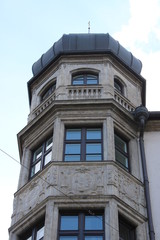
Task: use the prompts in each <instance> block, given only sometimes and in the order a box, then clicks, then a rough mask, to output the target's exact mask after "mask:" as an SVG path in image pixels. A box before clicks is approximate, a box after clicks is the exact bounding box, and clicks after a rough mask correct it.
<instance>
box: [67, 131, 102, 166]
mask: <svg viewBox="0 0 160 240" xmlns="http://www.w3.org/2000/svg"><path fill="white" fill-rule="evenodd" d="M101 160H102V129H101V128H84V127H83V128H67V129H66V132H65V150H64V161H66V162H67V161H101Z"/></svg>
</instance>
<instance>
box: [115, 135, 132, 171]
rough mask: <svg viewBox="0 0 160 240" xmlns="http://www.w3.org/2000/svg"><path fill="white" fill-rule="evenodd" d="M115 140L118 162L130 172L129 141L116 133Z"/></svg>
mask: <svg viewBox="0 0 160 240" xmlns="http://www.w3.org/2000/svg"><path fill="white" fill-rule="evenodd" d="M114 140H115V158H116V161H117V162H118V163H119V164H120V165H121V166H123V167H124V168H125V169H127V170H129V154H128V141H126V140H125V139H124V138H122V137H121V136H119V135H117V134H116V133H115V134H114Z"/></svg>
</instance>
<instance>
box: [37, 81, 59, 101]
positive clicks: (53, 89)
mask: <svg viewBox="0 0 160 240" xmlns="http://www.w3.org/2000/svg"><path fill="white" fill-rule="evenodd" d="M55 89H56V82H54V83H53V84H52V85H50V86H49V87H48V88H47V89H46V91H45V92H44V93H43V94H42V97H41V101H44V100H45V99H46V98H47V97H49V95H51V94H52V93H53V92H54V91H55Z"/></svg>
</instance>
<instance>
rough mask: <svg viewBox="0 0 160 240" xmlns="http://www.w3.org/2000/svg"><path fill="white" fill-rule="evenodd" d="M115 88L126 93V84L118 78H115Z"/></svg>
mask: <svg viewBox="0 0 160 240" xmlns="http://www.w3.org/2000/svg"><path fill="white" fill-rule="evenodd" d="M114 88H115V89H116V90H117V91H118V92H119V93H120V94H122V95H124V85H123V83H122V82H121V81H120V80H119V79H118V78H116V77H115V78H114Z"/></svg>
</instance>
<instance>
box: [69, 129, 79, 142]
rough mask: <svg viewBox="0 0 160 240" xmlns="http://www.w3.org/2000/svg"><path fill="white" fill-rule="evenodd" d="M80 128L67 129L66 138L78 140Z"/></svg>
mask: <svg viewBox="0 0 160 240" xmlns="http://www.w3.org/2000/svg"><path fill="white" fill-rule="evenodd" d="M80 139H81V129H67V131H66V140H80Z"/></svg>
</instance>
